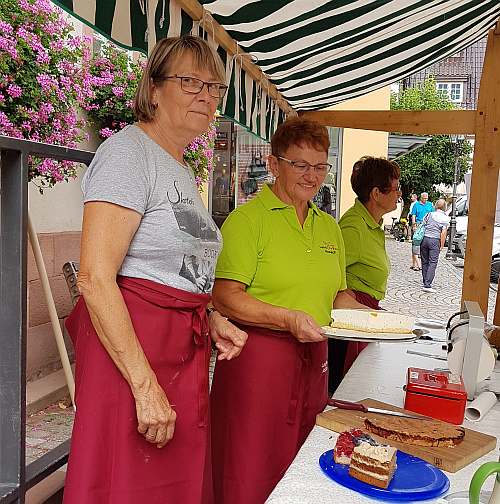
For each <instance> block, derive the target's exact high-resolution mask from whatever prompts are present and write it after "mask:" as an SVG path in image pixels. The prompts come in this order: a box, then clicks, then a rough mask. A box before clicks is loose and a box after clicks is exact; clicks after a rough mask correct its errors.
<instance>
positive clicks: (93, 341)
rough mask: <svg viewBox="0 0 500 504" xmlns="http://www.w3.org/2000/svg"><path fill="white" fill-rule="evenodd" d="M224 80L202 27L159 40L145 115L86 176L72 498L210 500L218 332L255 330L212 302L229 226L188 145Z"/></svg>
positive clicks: (139, 96)
mask: <svg viewBox="0 0 500 504" xmlns="http://www.w3.org/2000/svg"><path fill="white" fill-rule="evenodd" d="M224 80H225V70H224V66H223V64H222V61H221V60H220V58H219V56H218V54H217V53H216V52H215V51H213V50H212V49H211V48H210V46H209V45H208V44H207V42H205V41H204V40H203V39H201V38H198V37H191V36H185V37H172V38H164V39H162V40H160V41H159V42H158V43H157V44H156V45H155V47H154V48H153V51H152V53H151V55H150V56H149V59H148V63H147V66H146V68H145V69H144V73H143V76H142V79H141V81H140V83H139V86H138V90H137V93H136V99H135V115H136V118H137V120H138V122H137V123H135V124H133V125H130V126H126V127H125V128H124V129H123V130H121V131H120V132H118V133H116V134H115V135H113V136H112V137H110V138H109V139H107V140H106V141H104V142H103V143H102V144H101V145H100V146H99V148H98V149H97V152H96V154H95V156H94V159H93V161H92V163H91V164H90V166H89V168H88V170H87V172H86V173H85V176H84V178H83V181H82V189H83V195H84V210H83V225H82V239H81V259H80V264H81V267H80V273H79V276H78V287H79V289H80V292H81V296H80V299H79V301H78V303H77V305H76V306H75V308H74V309H73V311H72V312H71V314H70V316H69V317H68V319H67V321H66V327H67V329H68V333H69V334H70V336H71V338H72V340H73V343H74V347H75V354H76V406H77V412H76V417H75V423H74V426H73V435H72V439H71V453H70V456H69V464H68V472H67V476H66V483H65V489H64V502H65V503H67V504H91V503H92V504H101V503H102V504H104V503H106V504H118V503H119V504H137V503H148V504H164V503H183V504H212V503H213V491H212V473H211V469H212V466H211V457H210V442H209V441H210V438H209V436H210V415H209V404H208V403H209V397H208V362H209V358H210V350H211V344H210V340H209V335H210V336H211V338H212V340H213V342H214V343H215V345H216V347H217V348H218V350H219V352H220V356H219V358H222V359H231V358H232V357H235V356H236V355H238V353H239V352H240V351H241V348H242V346H243V344H244V342H245V340H246V334H245V333H244V332H243V331H241V330H240V329H238V328H237V327H235V326H234V325H232V324H231V323H230V322H228V321H227V319H225V318H224V317H222V316H221V315H220V314H219V313H217V312H211V313H210V315H208V313H207V311H206V308H207V304H208V303H209V302H210V291H211V288H212V285H213V281H214V275H215V263H216V260H217V256H218V254H219V252H220V248H221V245H222V244H221V236H220V233H219V231H218V229H217V227H216V225H215V223H214V221H213V220H212V218H211V216H210V214H209V213H208V211H207V209H206V207H205V205H204V204H203V201H202V200H201V198H200V194H199V192H198V190H197V187H196V183H195V178H194V175H193V171H192V170H191V168H190V167H189V166H187V165H186V163H185V162H184V157H183V153H184V149H185V147H186V146H187V145H189V144H190V143H191V142H192V141H193V139H194V138H196V137H197V136H199V135H200V134H202V133H204V132H206V131H207V130H208V128H209V124H210V121H212V120H213V117H214V114H215V111H216V109H217V105H218V104H219V102H220V100H221V99H222V97H223V96H224V93H225V91H226V89H227V86H226V84H225V83H224Z"/></svg>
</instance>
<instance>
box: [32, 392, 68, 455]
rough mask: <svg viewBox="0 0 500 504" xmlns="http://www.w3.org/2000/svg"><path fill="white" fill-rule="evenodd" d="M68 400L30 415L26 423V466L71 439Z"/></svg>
mask: <svg viewBox="0 0 500 504" xmlns="http://www.w3.org/2000/svg"><path fill="white" fill-rule="evenodd" d="M68 405H69V399H68V400H67V401H61V402H59V403H57V404H53V405H51V406H49V407H48V408H46V409H44V410H43V411H40V412H38V413H35V414H34V415H31V416H30V417H29V418H28V419H27V421H26V464H29V463H30V462H33V461H34V460H35V459H37V458H39V457H41V456H42V455H44V454H45V453H47V452H48V451H49V450H52V449H53V448H55V447H56V446H58V445H59V444H61V443H62V442H63V441H66V440H67V439H69V438H70V437H71V429H72V428H73V417H74V412H73V408H72V407H68Z"/></svg>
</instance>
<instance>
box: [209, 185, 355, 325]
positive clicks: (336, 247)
mask: <svg viewBox="0 0 500 504" xmlns="http://www.w3.org/2000/svg"><path fill="white" fill-rule="evenodd" d="M222 236H223V247H222V252H221V254H220V256H219V259H218V262H217V268H216V271H215V276H216V278H225V279H229V280H236V281H237V282H241V283H243V284H245V285H246V286H247V289H246V292H248V293H249V294H250V295H251V296H253V297H254V298H256V299H259V300H261V301H263V302H265V303H270V304H272V305H275V306H282V307H284V308H288V309H291V310H302V311H304V312H306V313H309V314H310V315H311V316H312V317H314V319H315V320H316V322H317V323H318V324H320V325H326V324H328V323H329V322H330V311H331V309H332V305H333V300H334V299H335V296H336V295H337V292H338V291H339V290H344V289H346V278H345V257H344V242H343V240H342V233H341V232H340V229H339V227H338V224H337V223H336V222H335V220H334V219H333V218H332V217H331V216H330V215H328V214H327V213H325V212H322V211H320V210H318V208H317V207H316V206H315V205H314V204H312V203H311V205H310V207H309V211H308V214H307V218H306V220H305V222H304V226H303V227H301V225H300V223H299V220H298V217H297V213H296V211H295V208H294V207H293V206H292V205H287V204H286V203H283V201H281V200H280V199H279V198H278V197H277V196H276V195H275V194H274V193H273V192H272V191H271V189H270V187H269V186H267V185H265V186H264V187H263V188H262V190H261V191H260V192H259V193H258V194H257V196H256V197H255V198H254V199H253V200H251V201H249V202H248V203H245V204H244V205H242V206H240V207H238V208H237V209H236V210H234V211H233V212H231V214H230V215H229V217H228V218H227V219H226V221H225V222H224V225H223V226H222Z"/></svg>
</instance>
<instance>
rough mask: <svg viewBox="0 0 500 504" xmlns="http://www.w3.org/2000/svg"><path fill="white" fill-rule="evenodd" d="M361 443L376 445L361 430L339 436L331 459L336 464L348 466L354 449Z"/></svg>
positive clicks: (352, 430)
mask: <svg viewBox="0 0 500 504" xmlns="http://www.w3.org/2000/svg"><path fill="white" fill-rule="evenodd" d="M362 441H365V442H367V443H369V444H373V445H376V444H378V443H377V442H376V441H375V440H374V439H373V438H372V437H371V436H370V435H369V434H366V433H364V432H363V431H362V430H361V429H351V430H348V431H344V432H342V433H340V434H339V437H338V438H337V443H336V444H335V447H334V449H333V459H334V460H335V463H337V464H343V465H349V463H350V462H351V456H352V453H353V451H354V448H355V447H356V446H357V445H359V444H360V443H361V442H362Z"/></svg>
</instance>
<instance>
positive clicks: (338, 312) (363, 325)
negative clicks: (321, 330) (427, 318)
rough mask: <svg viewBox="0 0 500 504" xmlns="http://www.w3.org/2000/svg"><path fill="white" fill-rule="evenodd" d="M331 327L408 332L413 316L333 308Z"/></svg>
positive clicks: (411, 329) (367, 330)
mask: <svg viewBox="0 0 500 504" xmlns="http://www.w3.org/2000/svg"><path fill="white" fill-rule="evenodd" d="M331 317H332V322H331V323H330V325H331V327H335V328H338V329H348V330H352V331H359V332H367V333H397V334H409V333H411V332H412V331H413V327H414V325H415V318H414V317H410V316H408V315H399V314H398V313H391V312H387V311H383V310H379V311H377V310H352V309H333V310H332V314H331Z"/></svg>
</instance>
